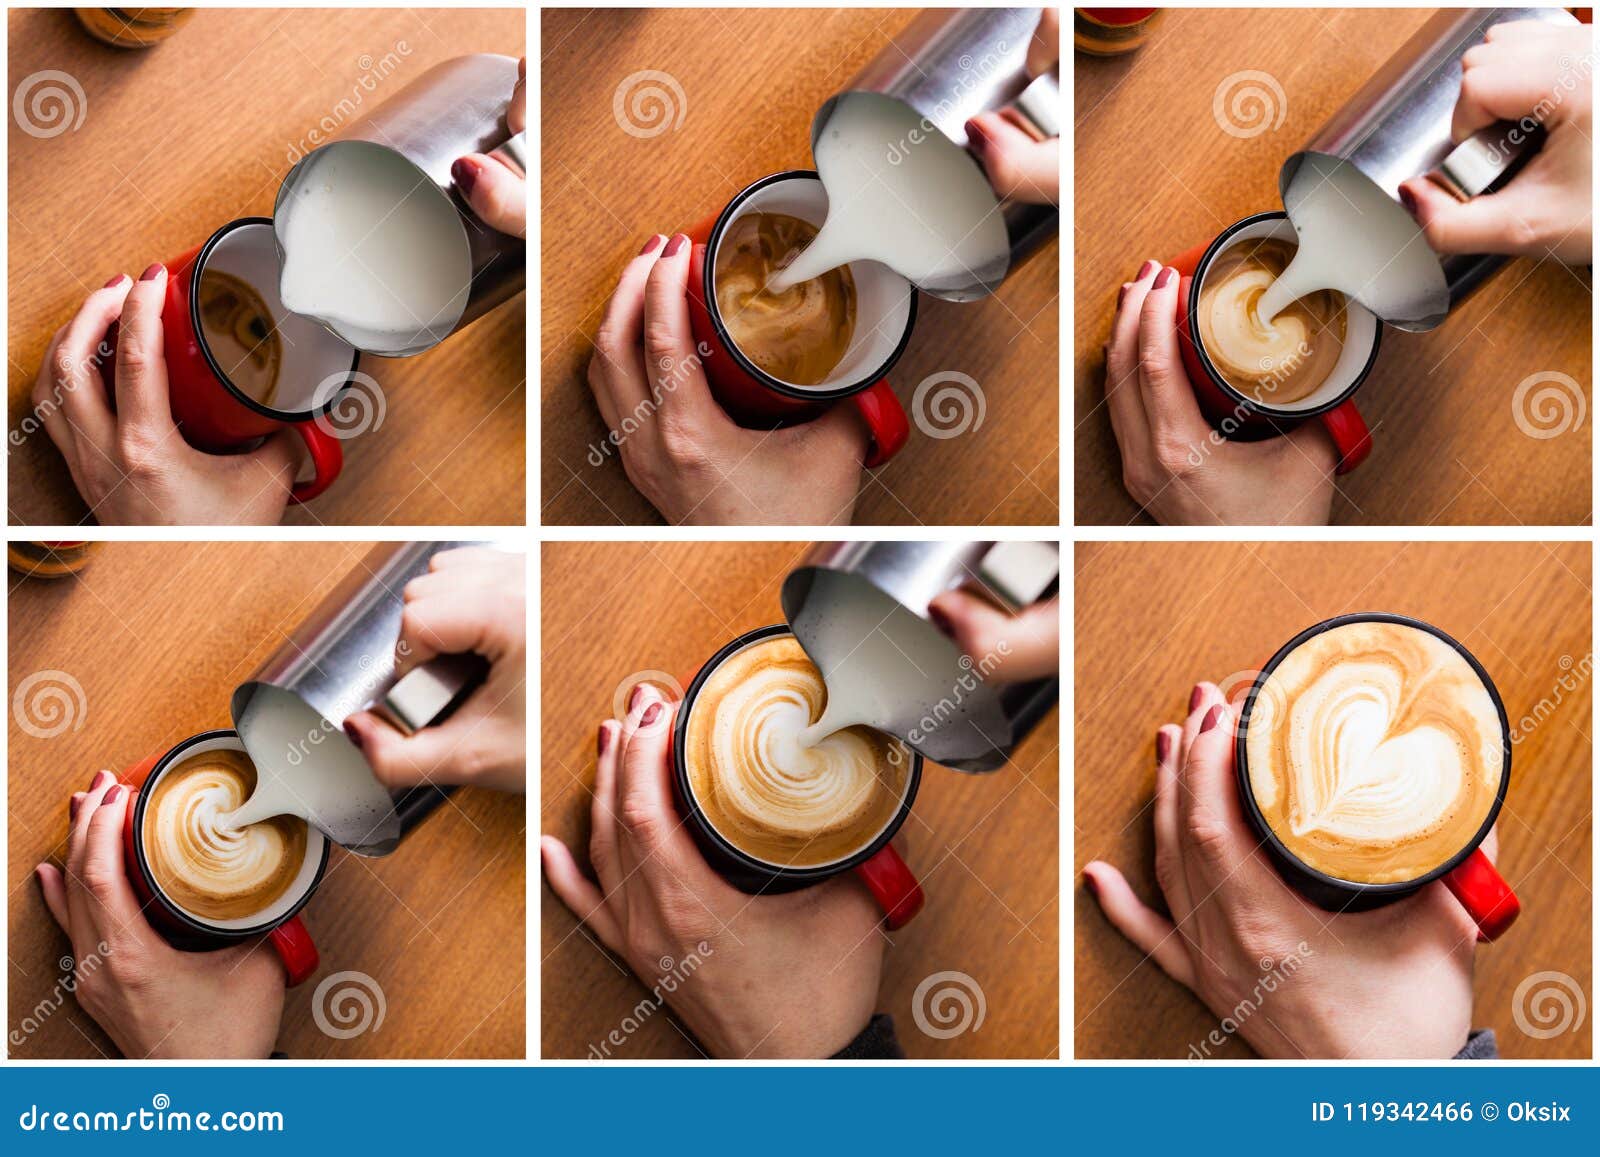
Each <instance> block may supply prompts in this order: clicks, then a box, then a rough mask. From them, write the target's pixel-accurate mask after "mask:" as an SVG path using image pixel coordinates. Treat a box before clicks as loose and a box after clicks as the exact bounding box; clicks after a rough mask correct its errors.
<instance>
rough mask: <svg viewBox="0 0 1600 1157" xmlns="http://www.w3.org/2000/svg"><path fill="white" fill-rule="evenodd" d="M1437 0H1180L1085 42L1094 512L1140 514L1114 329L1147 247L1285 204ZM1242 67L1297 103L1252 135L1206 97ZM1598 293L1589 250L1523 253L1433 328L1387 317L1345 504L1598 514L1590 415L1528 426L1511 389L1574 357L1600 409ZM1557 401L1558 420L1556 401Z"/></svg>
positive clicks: (1477, 515) (1086, 424) (1081, 513)
mask: <svg viewBox="0 0 1600 1157" xmlns="http://www.w3.org/2000/svg"><path fill="white" fill-rule="evenodd" d="M1429 15H1431V11H1424V10H1421V9H1415V10H1405V11H1393V10H1389V9H1377V8H1349V9H1272V10H1270V11H1248V10H1244V9H1227V10H1202V9H1176V8H1175V9H1171V10H1169V11H1167V12H1166V13H1165V14H1164V16H1163V22H1162V24H1161V25H1160V26H1159V28H1158V30H1157V31H1156V33H1155V35H1154V37H1153V39H1152V41H1151V43H1149V44H1148V45H1146V46H1145V47H1144V48H1143V49H1142V50H1140V51H1139V52H1137V53H1134V54H1133V55H1131V56H1125V57H1120V58H1117V59H1113V60H1097V59H1093V58H1090V57H1086V56H1081V55H1080V56H1075V57H1074V60H1073V65H1074V78H1073V79H1074V90H1075V92H1076V100H1077V104H1076V108H1075V112H1074V117H1075V124H1076V133H1077V136H1076V145H1075V153H1074V156H1075V157H1076V160H1077V180H1076V211H1075V216H1074V223H1075V226H1076V245H1077V248H1076V258H1077V264H1076V278H1077V282H1076V285H1077V298H1076V300H1077V331H1076V347H1075V349H1074V354H1073V381H1074V383H1075V391H1076V406H1075V411H1074V419H1073V421H1074V426H1075V431H1076V432H1075V436H1074V442H1075V446H1076V452H1077V459H1076V462H1077V465H1076V473H1075V475H1074V477H1075V479H1076V485H1075V495H1076V499H1075V502H1076V511H1075V513H1076V521H1077V522H1078V523H1079V524H1080V525H1087V524H1096V525H1121V524H1126V523H1129V522H1132V521H1135V520H1141V519H1143V518H1144V516H1143V515H1142V514H1141V513H1140V511H1139V508H1138V507H1137V506H1136V505H1135V504H1134V502H1133V500H1132V499H1131V498H1129V497H1128V495H1127V494H1126V492H1124V490H1123V489H1122V484H1121V478H1122V467H1121V459H1120V457H1119V456H1118V452H1117V446H1116V441H1115V439H1114V438H1113V437H1112V434H1111V422H1110V419H1109V417H1108V416H1107V413H1106V408H1105V365H1104V360H1103V358H1102V356H1101V353H1100V348H1101V346H1102V345H1103V344H1104V343H1105V342H1106V340H1107V339H1108V338H1109V336H1110V332H1111V317H1112V310H1113V307H1114V304H1115V302H1116V297H1117V289H1118V287H1119V286H1120V285H1121V284H1122V283H1123V282H1124V281H1126V280H1128V279H1130V278H1131V277H1132V276H1133V275H1134V273H1135V272H1136V271H1137V269H1138V267H1139V264H1140V262H1142V261H1143V260H1145V259H1146V258H1155V259H1156V260H1158V261H1166V260H1170V259H1172V258H1173V257H1175V256H1176V255H1177V254H1178V253H1180V252H1182V251H1183V250H1185V249H1188V248H1189V247H1190V246H1192V245H1195V244H1198V243H1200V242H1202V241H1206V240H1209V239H1210V238H1212V237H1215V236H1216V235H1217V233H1219V232H1220V231H1221V230H1222V229H1223V228H1225V227H1226V226H1227V225H1229V224H1231V223H1232V222H1234V221H1237V220H1239V219H1240V218H1241V217H1245V216H1248V215H1249V214H1251V213H1256V212H1260V211H1263V210H1268V209H1281V208H1282V202H1281V201H1280V199H1279V196H1278V169H1279V166H1280V165H1281V164H1282V163H1283V161H1284V159H1285V158H1286V157H1287V156H1288V155H1289V154H1290V153H1292V152H1294V151H1295V150H1296V149H1298V148H1299V147H1300V146H1301V144H1302V143H1303V142H1304V141H1306V140H1307V139H1309V138H1310V136H1311V134H1312V133H1314V132H1315V131H1316V130H1317V128H1318V127H1319V126H1320V125H1321V124H1322V123H1323V121H1324V120H1326V119H1327V118H1328V117H1329V116H1330V115H1331V114H1332V113H1334V112H1335V111H1336V110H1337V109H1339V108H1340V107H1341V106H1342V105H1343V104H1344V103H1345V101H1346V100H1347V99H1348V98H1349V97H1350V96H1351V95H1353V94H1354V93H1355V92H1356V90H1357V89H1359V88H1360V87H1361V85H1362V84H1364V83H1365V81H1366V78H1367V77H1368V76H1369V75H1371V74H1372V72H1373V71H1375V70H1376V69H1377V67H1378V66H1379V65H1381V64H1382V63H1383V62H1384V61H1385V60H1387V59H1388V57H1389V56H1390V55H1391V54H1392V53H1393V52H1394V51H1395V49H1397V48H1398V47H1399V46H1400V45H1401V44H1402V43H1403V42H1404V41H1405V40H1406V38H1407V37H1409V36H1410V35H1411V34H1412V33H1413V32H1414V31H1415V30H1416V29H1417V28H1418V27H1419V26H1420V25H1421V24H1422V23H1423V22H1424V21H1425V20H1426V19H1427V18H1428V16H1429ZM1243 70H1256V71H1260V72H1265V73H1268V74H1270V75H1271V76H1272V77H1273V78H1275V80H1276V81H1277V83H1278V84H1279V85H1280V86H1281V88H1282V90H1283V93H1284V99H1283V100H1282V101H1279V102H1276V103H1275V104H1274V109H1273V111H1274V113H1281V114H1282V115H1283V120H1282V123H1281V125H1278V127H1277V128H1276V129H1269V130H1266V131H1263V132H1261V133H1259V134H1258V135H1256V136H1253V137H1249V138H1247V139H1238V138H1235V137H1233V136H1229V135H1227V134H1226V133H1224V132H1223V131H1222V129H1221V128H1220V127H1219V126H1218V122H1217V121H1216V119H1215V118H1214V116H1213V113H1212V98H1213V95H1214V94H1215V93H1216V92H1217V90H1218V88H1219V86H1220V85H1221V84H1222V83H1223V81H1224V79H1225V78H1227V77H1229V76H1230V75H1231V74H1233V73H1235V72H1240V71H1243ZM1229 91H1233V90H1229ZM1241 123H1243V124H1245V125H1249V124H1250V123H1251V122H1250V121H1249V120H1248V119H1244V120H1242V122H1241ZM1592 309H1593V298H1592V296H1591V284H1590V274H1589V271H1588V270H1587V269H1585V268H1578V269H1571V268H1568V267H1566V266H1564V265H1562V264H1560V263H1559V262H1557V261H1555V260H1553V259H1547V260H1544V261H1539V262H1533V261H1518V262H1516V263H1514V264H1513V265H1511V266H1510V267H1509V268H1507V269H1504V270H1502V271H1501V273H1500V274H1499V276H1498V277H1496V278H1495V279H1494V280H1493V281H1491V282H1490V283H1489V284H1488V285H1486V286H1485V287H1484V288H1483V289H1482V290H1481V291H1480V292H1479V293H1478V295H1477V296H1476V297H1473V298H1472V299H1470V300H1469V301H1468V302H1467V303H1466V304H1464V305H1463V306H1462V307H1461V308H1460V309H1458V310H1457V311H1456V312H1455V313H1453V314H1452V315H1451V317H1450V318H1449V319H1448V321H1447V322H1446V323H1445V324H1444V325H1443V326H1441V327H1440V328H1438V329H1436V330H1434V331H1433V332H1432V333H1427V334H1407V333H1401V332H1399V331H1397V330H1390V331H1389V332H1387V333H1385V334H1384V335H1383V348H1382V351H1381V353H1380V355H1379V361H1378V365H1377V366H1376V368H1375V369H1374V370H1373V372H1372V375H1371V377H1370V378H1368V380H1367V381H1366V383H1365V384H1364V385H1363V386H1362V388H1361V392H1360V401H1361V412H1362V414H1363V415H1364V416H1365V417H1366V420H1367V423H1368V425H1369V426H1371V427H1372V429H1373V438H1374V449H1373V452H1372V457H1371V458H1369V459H1368V460H1367V462H1366V464H1365V465H1363V466H1361V467H1360V468H1359V469H1358V470H1356V471H1355V472H1354V473H1352V474H1351V475H1349V476H1347V477H1345V478H1341V479H1340V480H1339V496H1338V497H1337V498H1336V500H1335V502H1334V508H1333V518H1334V521H1336V522H1357V523H1388V524H1405V525H1423V524H1427V523H1435V522H1438V523H1449V524H1456V525H1474V524H1485V523H1531V524H1552V525H1555V524H1566V525H1575V524H1580V523H1586V522H1588V521H1589V520H1590V517H1591V511H1590V493H1589V479H1590V477H1591V463H1590V452H1591V446H1592V436H1591V432H1590V431H1591V428H1592V420H1590V419H1589V418H1588V417H1587V416H1586V417H1585V418H1584V420H1583V421H1582V423H1581V424H1580V425H1576V426H1574V427H1573V428H1571V429H1570V430H1568V432H1566V433H1562V434H1560V435H1559V436H1556V437H1549V438H1533V437H1528V436H1525V435H1524V434H1523V433H1521V432H1520V431H1519V428H1518V426H1517V424H1516V422H1515V420H1514V418H1513V395H1514V394H1515V392H1516V390H1517V387H1518V385H1519V383H1521V382H1522V381H1524V379H1526V378H1528V377H1529V376H1530V375H1533V374H1536V373H1559V374H1565V375H1568V376H1569V377H1570V378H1571V379H1573V381H1575V382H1576V383H1577V384H1578V386H1579V387H1580V388H1581V389H1582V391H1583V393H1584V396H1585V400H1584V403H1583V405H1584V407H1585V410H1587V408H1588V403H1587V396H1588V394H1589V392H1590V387H1591V385H1592V384H1593V383H1592V377H1591V370H1590V342H1591V336H1592V335H1591V333H1590V315H1591V311H1592ZM1560 388H1562V389H1565V390H1566V392H1567V393H1568V395H1569V396H1570V395H1571V388H1570V387H1560ZM1524 409H1526V407H1524ZM1547 419H1548V420H1549V421H1550V424H1551V427H1553V428H1557V429H1559V428H1560V425H1561V424H1560V422H1559V421H1558V420H1557V419H1558V415H1557V414H1556V413H1554V412H1552V413H1551V414H1549V415H1548V416H1547ZM1569 424H1570V423H1569ZM1538 425H1539V424H1538V423H1535V424H1534V428H1538Z"/></svg>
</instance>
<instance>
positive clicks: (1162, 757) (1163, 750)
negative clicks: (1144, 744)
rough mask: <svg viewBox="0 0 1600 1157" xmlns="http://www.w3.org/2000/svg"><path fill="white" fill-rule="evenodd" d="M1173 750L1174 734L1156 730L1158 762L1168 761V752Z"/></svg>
mask: <svg viewBox="0 0 1600 1157" xmlns="http://www.w3.org/2000/svg"><path fill="white" fill-rule="evenodd" d="M1171 750H1172V736H1170V735H1168V734H1167V733H1166V732H1165V731H1158V732H1156V762H1157V763H1165V762H1167V753H1168V752H1170V751H1171Z"/></svg>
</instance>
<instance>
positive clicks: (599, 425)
mask: <svg viewBox="0 0 1600 1157" xmlns="http://www.w3.org/2000/svg"><path fill="white" fill-rule="evenodd" d="M914 15H915V13H914V12H913V11H910V10H883V9H869V8H833V9H817V8H811V9H805V10H784V9H765V8H763V9H683V8H679V9H670V8H662V9H651V10H647V11H617V10H603V11H581V10H553V9H545V10H544V11H543V12H542V14H541V19H542V21H543V23H542V28H543V48H542V51H543V53H544V59H543V61H542V64H541V72H542V83H543V93H544V100H543V104H542V106H541V117H542V128H543V136H542V138H541V142H542V148H543V178H542V179H543V186H542V187H543V191H544V202H543V222H544V224H543V229H544V232H543V268H542V273H541V277H542V284H543V305H542V309H543V315H544V316H543V317H542V318H541V325H542V332H543V342H544V344H543V348H542V353H541V355H540V357H541V362H540V377H541V379H542V391H543V405H542V415H543V434H542V438H543V448H544V458H543V464H542V466H541V482H540V485H541V487H542V491H541V497H540V504H541V510H542V520H543V521H544V522H545V523H547V524H548V523H561V524H598V525H608V526H609V525H613V524H616V523H625V524H635V525H636V524H640V523H649V522H656V521H658V520H659V518H658V516H657V515H656V514H655V513H654V511H652V510H651V508H650V507H649V505H648V504H647V503H646V502H645V501H644V499H643V498H641V497H640V496H639V494H638V493H637V492H635V491H634V489H633V488H632V486H631V485H630V484H629V482H628V480H627V477H626V476H625V475H624V474H623V471H622V468H621V466H620V465H619V464H618V462H617V460H616V458H615V457H614V456H613V457H611V458H609V459H606V460H605V461H604V462H603V464H602V465H601V466H599V467H596V466H593V465H591V464H590V463H589V461H588V454H589V448H590V446H591V445H600V444H601V440H602V439H603V437H604V435H605V432H606V429H605V425H604V423H603V422H602V421H601V419H600V415H599V412H598V411H597V410H596V409H595V405H594V401H593V399H592V396H591V394H590V392H589V387H588V385H587V383H586V381H585V378H584V373H585V369H586V367H587V366H588V364H589V358H590V354H591V352H592V350H593V339H594V335H595V331H596V329H597V328H598V327H599V324H600V318H601V314H602V311H603V309H604V306H605V303H606V301H607V299H608V298H609V297H610V296H611V292H612V290H613V289H614V288H615V287H616V282H617V277H618V274H619V273H620V272H621V270H622V267H623V266H624V265H625V264H626V263H627V261H628V260H629V259H630V258H632V257H633V256H634V255H635V254H637V253H638V251H639V247H640V246H641V245H642V244H643V243H644V241H645V240H646V239H647V238H648V237H649V236H650V235H651V234H652V233H658V232H667V233H670V232H673V231H675V230H679V229H685V228H688V227H689V226H691V225H692V224H693V223H694V222H696V221H699V220H700V219H702V218H703V217H705V216H706V215H707V214H709V213H712V212H714V211H716V210H718V209H720V208H721V207H722V206H723V205H724V204H726V203H727V201H728V199H729V198H730V197H732V196H733V195H734V194H735V193H737V192H738V191H739V190H740V189H742V188H744V186H746V185H748V184H750V183H751V182H752V181H755V180H757V179H758V178H760V177H764V176H766V175H767V174H769V173H775V172H779V171H781V170H784V169H796V168H807V169H808V168H811V167H812V162H811V149H810V141H811V118H812V116H813V115H814V114H815V112H816V110H817V109H818V108H819V107H821V105H822V103H823V102H824V101H825V100H826V99H827V98H828V97H829V96H831V95H833V94H834V93H835V92H837V91H838V90H839V89H840V88H842V87H843V86H844V85H845V84H846V83H847V82H848V81H849V79H850V78H851V77H852V76H853V75H855V73H856V71H857V70H858V69H860V68H861V67H862V66H863V65H865V64H866V63H867V62H868V61H869V60H870V59H872V57H874V56H875V55H877V53H878V52H880V51H881V50H883V49H884V48H885V47H886V46H888V45H889V44H890V43H892V41H893V38H894V36H895V34H896V33H897V32H898V31H899V30H900V29H902V28H904V27H905V25H906V24H907V23H909V22H910V20H911V19H912V17H913V16H914ZM643 70H655V71H658V72H665V73H668V74H669V75H670V76H671V77H672V78H673V79H674V80H675V81H676V82H677V84H678V86H679V87H680V89H681V90H682V94H683V97H682V100H681V102H679V104H681V106H682V107H681V108H675V109H674V110H672V111H675V112H682V114H683V116H682V123H681V124H678V125H677V126H676V127H675V128H674V129H671V130H668V131H659V132H656V133H654V135H650V136H634V135H630V134H629V133H628V132H625V131H624V130H623V128H622V127H621V124H620V123H619V121H618V120H617V116H616V114H615V113H614V112H613V98H614V97H616V98H617V99H619V100H621V99H624V95H623V93H622V90H623V89H625V88H626V87H628V83H627V82H628V78H630V77H632V76H633V74H635V73H638V72H641V71H643ZM635 87H637V86H636V85H635ZM660 111H661V110H659V109H657V110H656V112H655V114H652V115H653V116H654V115H659V113H660ZM668 115H670V113H669V114H668ZM642 128H643V129H645V130H650V129H653V128H654V125H653V124H651V123H648V122H647V123H645V124H644V125H642ZM1058 255H1059V248H1058V246H1057V244H1056V243H1055V242H1052V243H1050V244H1049V245H1048V246H1046V247H1045V249H1044V250H1043V251H1042V252H1040V253H1039V254H1037V255H1036V256H1035V257H1034V258H1033V259H1032V260H1031V261H1029V262H1028V263H1027V264H1026V265H1024V266H1023V267H1022V268H1021V269H1020V270H1018V271H1017V272H1016V273H1015V274H1014V275H1013V276H1012V277H1011V278H1010V279H1009V280H1008V281H1007V282H1006V284H1005V285H1004V286H1002V287H1001V289H1000V291H999V292H998V293H997V294H995V295H994V296H993V297H992V298H991V299H988V300H984V301H980V302H972V303H968V304H964V305H953V304H951V303H949V302H943V301H936V300H934V299H932V298H928V297H924V298H922V300H921V301H919V303H918V306H917V309H918V316H917V323H916V331H915V334H914V335H913V337H912V339H911V345H910V348H909V349H908V350H907V352H906V354H905V356H904V357H902V358H901V359H900V362H899V364H898V365H897V366H896V367H895V369H894V370H893V372H892V373H891V375H890V379H891V381H892V382H893V383H894V385H895V392H896V393H897V394H898V395H899V397H900V400H901V402H902V403H904V404H905V405H906V407H907V411H908V413H909V412H910V408H911V398H912V393H913V391H914V390H915V388H916V386H917V384H918V383H919V382H921V381H923V380H924V379H926V378H927V377H929V376H930V375H932V374H935V373H940V372H944V371H957V372H960V373H965V374H968V375H970V376H971V377H972V378H974V379H975V380H976V381H977V382H978V383H979V388H980V389H981V390H982V392H983V395H984V404H985V414H984V418H983V421H982V424H981V425H980V426H978V427H977V428H976V429H973V430H969V431H968V432H967V433H964V434H961V435H959V436H956V437H949V438H946V439H944V440H939V439H936V438H932V437H928V436H926V435H924V434H922V433H921V432H920V431H919V430H917V429H916V428H915V426H913V429H912V431H911V441H910V442H909V443H908V444H907V445H906V447H905V449H903V450H902V451H900V453H899V455H898V456H897V457H896V458H895V459H894V460H893V461H892V462H890V463H889V465H887V466H885V467H883V468H881V469H878V470H874V471H871V472H870V473H866V474H864V475H863V477H862V480H861V488H862V491H861V496H860V500H859V501H858V502H857V505H856V514H855V518H856V521H857V522H858V523H863V524H877V523H904V524H911V523H930V524H946V525H974V524H998V523H1012V524H1054V523H1057V522H1059V521H1060V508H1059V505H1058V501H1059V500H1058V497H1057V496H1058V494H1059V472H1060V456H1059V439H1060V434H1059V417H1058V416H1059V413H1060V404H1059V390H1058V385H1057V383H1058V381H1059V376H1060V375H1059V369H1058V366H1059V365H1060V318H1059V314H1060V300H1061V299H1060V293H1059V284H1060V267H1059V264H1058Z"/></svg>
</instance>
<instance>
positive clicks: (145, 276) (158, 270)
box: [139, 261, 167, 281]
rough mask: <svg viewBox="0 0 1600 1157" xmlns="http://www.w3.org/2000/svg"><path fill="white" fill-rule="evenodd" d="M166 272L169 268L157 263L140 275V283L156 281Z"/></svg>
mask: <svg viewBox="0 0 1600 1157" xmlns="http://www.w3.org/2000/svg"><path fill="white" fill-rule="evenodd" d="M166 271H167V267H166V266H165V265H163V264H161V262H159V261H157V262H156V263H155V264H154V265H152V266H151V267H150V268H149V269H146V270H145V271H144V272H143V273H141V274H139V280H140V281H154V280H155V279H156V278H158V277H160V276H161V275H162V274H163V273H165V272H166Z"/></svg>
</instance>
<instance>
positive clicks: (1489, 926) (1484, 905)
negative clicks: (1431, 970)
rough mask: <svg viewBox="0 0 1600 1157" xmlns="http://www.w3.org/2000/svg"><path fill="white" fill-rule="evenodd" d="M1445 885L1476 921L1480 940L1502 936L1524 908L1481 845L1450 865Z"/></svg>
mask: <svg viewBox="0 0 1600 1157" xmlns="http://www.w3.org/2000/svg"><path fill="white" fill-rule="evenodd" d="M1444 886H1445V887H1446V888H1449V889H1450V894H1451V895H1452V896H1454V897H1455V898H1456V899H1457V900H1459V901H1460V902H1461V906H1462V907H1463V908H1465V909H1466V910H1467V915H1469V916H1471V917H1472V919H1473V920H1474V921H1475V922H1476V923H1477V925H1478V939H1479V940H1482V941H1485V942H1487V941H1490V940H1493V939H1495V938H1496V937H1498V936H1500V935H1501V933H1503V932H1504V931H1505V930H1506V929H1507V928H1509V927H1511V925H1512V924H1513V923H1515V921H1516V919H1517V916H1518V915H1519V914H1520V913H1521V912H1522V903H1521V901H1519V900H1518V899H1517V894H1516V893H1515V892H1513V891H1512V890H1511V885H1510V884H1508V883H1506V880H1505V877H1504V876H1502V875H1501V874H1500V873H1499V872H1498V871H1496V870H1495V866H1494V865H1493V864H1491V863H1490V862H1489V857H1488V856H1486V855H1484V854H1483V849H1482V848H1474V849H1473V850H1472V855H1470V856H1468V857H1467V858H1466V859H1465V860H1463V861H1461V863H1459V864H1457V865H1456V866H1455V867H1454V868H1453V869H1451V871H1450V872H1448V873H1447V874H1446V875H1445V877H1444Z"/></svg>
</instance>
